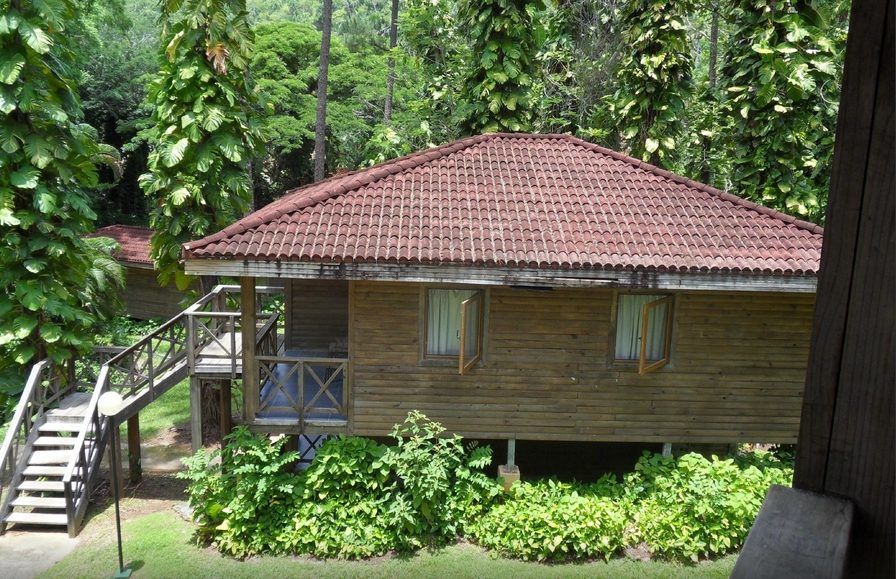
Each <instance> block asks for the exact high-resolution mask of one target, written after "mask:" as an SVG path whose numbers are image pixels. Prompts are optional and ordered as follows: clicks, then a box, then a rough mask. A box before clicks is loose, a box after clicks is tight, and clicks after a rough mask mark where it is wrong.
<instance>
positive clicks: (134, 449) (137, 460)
mask: <svg viewBox="0 0 896 579" xmlns="http://www.w3.org/2000/svg"><path fill="white" fill-rule="evenodd" d="M141 454H142V453H141V452H140V414H135V415H133V416H131V417H130V418H128V478H129V479H130V481H131V484H137V483H139V482H140V481H141V480H143V466H142V464H141Z"/></svg>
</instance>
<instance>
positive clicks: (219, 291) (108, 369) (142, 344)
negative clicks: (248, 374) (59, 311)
mask: <svg viewBox="0 0 896 579" xmlns="http://www.w3.org/2000/svg"><path fill="white" fill-rule="evenodd" d="M259 291H261V292H264V293H273V292H277V291H281V290H280V289H279V288H259ZM236 292H239V287H237V286H217V287H216V288H215V289H214V290H212V291H211V292H210V293H208V294H207V295H205V296H203V297H202V298H200V299H199V300H197V301H196V302H195V303H194V304H193V305H191V306H190V307H189V308H187V309H186V310H184V311H183V312H181V313H179V314H178V315H176V316H175V317H173V318H171V319H170V320H168V321H167V322H165V323H164V324H162V325H161V326H159V327H158V328H157V329H156V330H154V331H153V332H152V333H150V334H148V335H147V336H144V337H143V338H141V339H140V340H138V341H137V342H136V343H134V344H133V345H131V346H129V347H127V348H124V349H122V350H121V351H118V352H115V351H111V350H107V351H105V352H100V353H99V355H100V356H103V357H104V358H105V359H106V361H105V363H103V364H102V366H101V367H100V369H99V372H98V373H97V375H96V381H95V386H94V389H93V394H92V395H91V398H90V403H89V405H88V407H87V413H86V415H85V417H84V421H83V423H82V425H81V429H80V434H79V436H78V438H77V440H76V442H75V446H74V452H73V454H72V458H71V459H70V460H69V463H68V465H67V467H66V470H65V474H64V475H63V479H62V482H63V488H64V492H65V499H66V511H67V514H68V521H69V523H68V524H69V533H70V534H73V532H74V529H77V528H78V527H79V526H80V524H81V521H82V520H83V518H84V514H85V512H86V509H87V503H88V499H89V493H90V481H92V480H93V477H94V475H95V473H96V472H97V470H98V469H99V467H100V462H101V460H102V455H103V449H104V446H105V442H106V440H107V438H106V437H107V436H108V434H109V432H110V428H113V427H115V426H114V425H113V421H112V420H110V419H109V418H108V417H104V416H101V415H100V414H99V412H98V410H97V406H98V403H99V398H100V396H102V395H103V394H104V393H105V392H108V391H110V390H112V391H115V392H118V393H119V394H120V395H121V396H122V398H124V399H125V404H127V403H128V401H129V399H130V400H133V399H134V397H136V396H142V395H144V394H147V393H148V395H149V396H148V398H149V400H154V399H155V398H156V396H158V395H160V394H161V392H157V391H156V388H157V386H158V384H159V382H160V381H162V380H164V381H165V382H166V384H165V386H166V387H170V386H171V384H170V381H171V380H170V375H169V373H170V372H173V371H175V369H176V367H177V366H178V365H180V364H184V365H187V366H189V368H190V369H191V370H192V369H193V368H195V361H196V354H197V353H198V352H199V351H200V350H201V349H202V348H204V347H206V346H208V345H209V344H212V343H214V342H218V343H220V340H219V339H218V338H216V336H220V335H222V332H224V331H227V328H228V327H229V328H230V329H231V330H232V329H234V328H236V327H238V320H239V319H240V312H239V311H221V312H219V311H215V309H216V308H220V309H222V310H224V309H226V308H228V307H230V304H231V303H232V301H233V300H229V301H228V297H232V296H230V294H233V293H236ZM203 316H205V319H207V320H208V319H214V320H217V321H215V322H208V323H207V324H206V323H201V322H200V321H201V319H202V317H203ZM277 317H278V316H277V315H276V314H274V315H273V316H272V318H271V319H270V320H269V321H268V322H267V324H266V325H265V328H267V330H266V331H267V332H268V333H270V334H273V336H274V340H275V342H276V319H277ZM220 320H227V321H226V322H225V323H224V324H223V325H222V324H221V322H220ZM228 324H229V326H228ZM269 326H271V327H272V328H273V330H271V329H270V328H269ZM200 327H201V328H202V331H199V328H200ZM234 334H235V332H233V331H232V332H231V336H233V335H234ZM266 335H267V334H266ZM261 337H262V336H261V334H259V338H261ZM228 352H229V353H231V354H233V353H234V352H236V349H235V347H234V346H233V344H232V343H231V345H230V347H229V350H228ZM275 353H276V350H275ZM231 358H233V356H232V355H231ZM235 363H236V361H235V360H234V361H233V364H235ZM234 376H235V373H234Z"/></svg>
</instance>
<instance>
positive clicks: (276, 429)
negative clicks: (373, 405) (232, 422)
mask: <svg viewBox="0 0 896 579" xmlns="http://www.w3.org/2000/svg"><path fill="white" fill-rule="evenodd" d="M297 283H301V282H297ZM255 284H256V279H255V278H252V277H243V278H241V279H240V312H243V313H242V314H241V322H240V325H241V328H245V329H246V330H249V329H251V328H259V329H258V331H257V332H256V333H255V335H254V336H250V335H249V332H248V331H243V332H242V335H241V336H240V338H239V339H234V340H233V342H232V343H233V344H235V347H236V350H233V351H235V352H236V355H235V356H233V358H232V359H234V360H237V359H238V360H239V362H238V365H239V367H240V368H239V370H240V375H241V377H242V382H243V383H242V386H243V421H244V423H245V424H246V425H247V426H249V428H251V429H252V430H255V431H259V432H266V433H285V434H306V435H308V434H310V435H317V434H345V433H347V431H348V418H349V410H348V409H349V393H350V385H349V374H348V362H349V351H348V336H347V332H348V329H347V318H348V304H347V293H346V296H345V297H346V299H344V300H343V299H342V296H341V295H340V294H341V292H340V291H339V288H333V287H324V286H327V283H326V282H320V283H319V284H318V283H311V284H308V283H305V285H302V286H301V287H298V288H295V287H293V285H292V284H291V283H290V282H289V281H287V283H285V284H284V299H283V307H282V314H283V315H282V316H281V317H278V320H282V323H278V322H277V321H276V320H275V321H274V322H273V323H271V321H272V320H273V318H268V319H259V314H260V312H263V310H260V309H259V308H258V304H257V303H253V302H254V301H255V299H256V296H257V295H258V292H257V291H255V288H256V285H255ZM308 296H314V298H315V299H316V303H307V301H308V300H305V299H302V298H304V297H308ZM260 315H261V316H262V317H263V316H264V315H265V314H263V313H261V314H260ZM315 320H316V321H315ZM235 364H237V362H235Z"/></svg>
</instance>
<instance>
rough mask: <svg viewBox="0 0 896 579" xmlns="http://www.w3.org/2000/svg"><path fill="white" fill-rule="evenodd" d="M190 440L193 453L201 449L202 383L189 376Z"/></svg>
mask: <svg viewBox="0 0 896 579" xmlns="http://www.w3.org/2000/svg"><path fill="white" fill-rule="evenodd" d="M190 439H191V442H192V444H193V452H196V451H197V450H199V449H200V448H202V381H201V380H199V378H197V377H196V376H195V375H193V376H190Z"/></svg>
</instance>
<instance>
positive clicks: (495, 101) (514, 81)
mask: <svg viewBox="0 0 896 579" xmlns="http://www.w3.org/2000/svg"><path fill="white" fill-rule="evenodd" d="M542 8H544V2H543V1H542V0H462V5H461V14H462V21H463V24H464V26H465V29H466V33H467V34H468V35H469V37H470V38H471V39H472V43H473V50H472V55H471V62H470V63H469V68H468V70H467V73H466V78H465V81H464V88H463V95H462V98H463V99H464V100H465V101H466V104H467V107H468V108H467V110H466V114H465V118H464V119H463V127H464V130H465V131H466V132H468V133H480V132H495V131H502V130H504V131H526V130H529V129H530V128H531V126H532V117H533V108H534V105H535V103H534V99H533V90H532V86H533V83H534V78H533V77H534V76H535V75H536V74H537V72H536V66H535V63H534V61H535V58H534V57H535V53H536V50H537V45H536V42H535V37H534V34H533V26H532V20H531V15H530V13H529V10H537V9H542Z"/></svg>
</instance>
